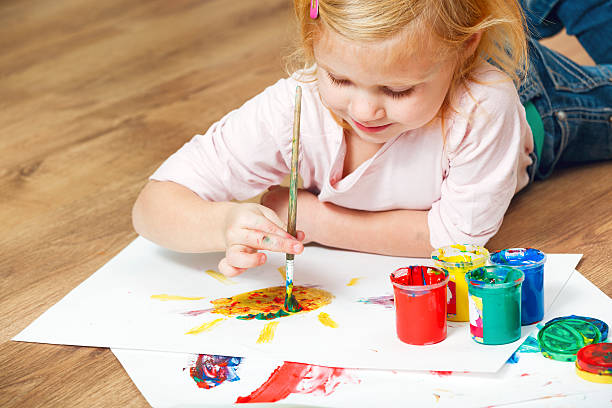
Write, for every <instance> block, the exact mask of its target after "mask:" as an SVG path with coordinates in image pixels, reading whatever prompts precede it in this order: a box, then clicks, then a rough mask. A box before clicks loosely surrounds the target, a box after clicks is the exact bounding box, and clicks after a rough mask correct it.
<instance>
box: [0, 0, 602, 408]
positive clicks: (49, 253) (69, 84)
mask: <svg viewBox="0 0 612 408" xmlns="http://www.w3.org/2000/svg"><path fill="white" fill-rule="evenodd" d="M290 3H291V2H289V1H287V0H257V1H255V0H250V1H227V0H208V1H203V0H200V1H196V0H172V1H168V0H147V1H138V0H105V1H82V0H55V1H48V0H47V1H44V0H19V1H6V0H5V1H0V50H1V52H0V225H2V234H0V255H1V256H0V285H1V286H0V287H1V296H0V367H1V369H0V406H3V407H6V406H19V407H24V406H28V407H30V406H62V407H63V406H88V407H91V406H94V407H95V406H101V407H102V406H103V407H107V406H123V407H126V406H127V407H129V406H146V401H145V400H144V399H143V397H142V396H141V395H140V393H139V392H138V390H137V389H136V387H135V386H134V385H133V383H132V381H131V380H130V379H129V377H128V376H127V374H126V373H125V372H124V370H123V369H122V368H121V366H120V364H119V363H118V362H117V360H116V359H115V358H114V356H113V355H112V354H111V352H110V351H109V350H106V349H95V348H79V347H69V346H53V345H39V344H26V343H16V342H11V341H10V338H11V337H13V336H14V335H15V334H17V333H18V332H19V331H20V330H22V329H23V328H24V327H26V326H27V325H28V324H29V323H31V322H32V321H33V320H34V319H35V318H36V317H38V316H39V315H40V314H41V313H43V312H44V311H45V310H46V309H48V308H49V307H50V306H52V305H53V304H55V303H56V302H57V301H59V300H60V299H61V298H62V297H63V296H65V295H66V294H67V293H68V292H69V291H70V290H71V289H73V288H74V287H75V286H76V285H78V284H79V283H80V282H81V281H83V280H84V279H85V278H87V277H88V276H89V275H91V274H92V273H93V272H95V271H96V270H97V269H98V268H99V267H101V266H102V265H104V264H105V263H106V262H107V261H108V260H110V259H111V258H112V257H113V256H114V255H116V254H117V253H118V252H119V251H120V250H121V249H122V248H123V247H125V246H126V245H127V244H128V243H129V242H130V241H132V240H133V239H134V238H135V237H136V234H135V233H134V231H133V230H132V227H131V221H130V209H131V206H132V203H133V202H134V200H135V198H136V195H137V193H138V191H139V190H140V189H141V187H142V186H143V185H144V183H145V181H146V178H147V176H148V175H149V174H150V173H151V172H152V171H153V170H154V169H155V168H156V167H157V166H158V165H159V164H160V163H161V162H162V161H163V160H164V159H165V158H166V157H167V156H168V155H170V154H171V153H172V152H173V151H175V150H176V149H177V148H178V147H179V146H181V145H182V144H183V143H184V142H185V141H186V140H188V139H189V138H190V137H191V136H192V135H193V134H194V133H196V132H202V131H203V130H205V129H206V128H207V127H208V126H209V125H210V124H211V123H213V122H214V121H215V120H217V119H218V118H219V117H220V116H221V115H223V114H224V113H226V112H228V111H229V110H231V109H233V108H235V107H238V106H239V105H240V104H241V103H242V102H244V101H245V100H246V99H248V98H249V97H251V96H253V95H255V94H256V93H258V92H259V91H261V90H262V89H263V87H264V86H266V85H269V84H272V83H273V82H275V81H276V80H277V79H278V78H279V77H281V76H282V75H283V68H282V64H281V55H282V54H286V53H287V51H288V49H289V47H290V45H291V44H290V41H289V38H291V33H292V22H291V16H292V12H291V10H290V9H289V5H290ZM552 44H554V46H555V47H556V48H559V49H561V50H562V51H563V52H565V53H567V54H569V55H571V56H574V57H577V58H579V60H581V61H583V62H585V61H588V57H587V56H586V55H585V54H584V52H583V51H582V50H581V48H580V46H579V45H577V43H576V42H575V41H574V40H573V39H568V38H567V37H558V38H555V39H553V40H552ZM611 171H612V163H599V164H592V165H588V166H583V167H580V168H575V169H568V170H564V171H560V172H558V173H556V174H555V176H554V177H553V178H552V179H550V180H548V181H546V182H539V183H536V184H535V185H534V186H532V187H530V188H529V189H528V190H527V191H525V192H523V193H521V194H520V195H519V196H517V197H516V198H515V199H514V201H513V203H512V205H511V208H510V211H509V212H508V215H507V217H506V221H505V222H504V225H503V227H502V229H501V231H500V232H499V234H498V235H497V236H496V237H495V238H494V239H493V240H492V241H491V242H490V244H489V245H488V246H489V247H490V248H491V249H500V248H502V247H508V246H531V247H536V248H540V249H542V250H544V251H545V252H571V253H584V254H585V256H584V259H583V261H582V262H581V263H580V265H579V266H578V269H579V270H580V271H581V272H582V273H583V274H584V275H586V276H587V277H588V278H589V279H590V280H591V281H592V282H593V283H595V284H596V285H597V286H598V287H599V288H600V289H602V290H603V291H604V292H606V293H607V294H608V295H611V294H612V273H611V270H612V257H611V255H610V253H611V251H612V247H611V244H610V242H611V241H612V220H611V213H612V208H611V207H612V206H611V204H610V203H612V188H611V187H612V178H611V177H610V174H611Z"/></svg>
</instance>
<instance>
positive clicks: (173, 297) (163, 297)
mask: <svg viewBox="0 0 612 408" xmlns="http://www.w3.org/2000/svg"><path fill="white" fill-rule="evenodd" d="M151 299H157V300H161V301H162V302H165V301H168V300H201V299H204V298H203V297H187V296H178V295H167V294H165V293H163V294H161V295H151Z"/></svg>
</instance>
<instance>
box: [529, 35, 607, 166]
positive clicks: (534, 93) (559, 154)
mask: <svg viewBox="0 0 612 408" xmlns="http://www.w3.org/2000/svg"><path fill="white" fill-rule="evenodd" d="M529 50H530V61H531V67H530V70H529V73H528V76H527V79H526V81H525V83H524V84H523V85H522V86H521V87H520V88H519V94H520V96H521V101H522V102H523V103H525V102H527V101H531V102H533V104H534V105H535V107H536V109H537V110H538V112H539V114H540V117H541V118H542V122H543V125H544V133H545V135H544V143H543V148H542V157H540V158H539V160H538V167H537V172H536V173H535V175H536V177H538V178H546V177H548V176H549V175H550V174H551V173H552V171H553V169H554V168H555V166H556V165H557V164H560V163H564V164H570V163H579V162H587V161H594V160H606V159H610V158H612V65H598V66H580V65H578V64H576V63H574V62H572V61H571V60H569V59H568V58H566V57H564V56H562V55H561V54H559V53H557V52H555V51H553V50H550V49H548V48H546V47H545V46H543V45H541V44H539V43H538V42H537V41H535V40H530V41H529Z"/></svg>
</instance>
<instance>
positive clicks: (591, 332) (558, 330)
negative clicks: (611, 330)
mask: <svg viewBox="0 0 612 408" xmlns="http://www.w3.org/2000/svg"><path fill="white" fill-rule="evenodd" d="M600 341H601V332H600V331H599V328H597V326H596V325H594V324H593V323H591V322H589V321H586V320H581V319H563V320H556V321H550V322H548V323H546V325H544V327H542V328H541V329H540V331H539V332H538V343H540V350H541V351H542V355H543V356H544V357H546V358H550V359H552V360H557V361H576V353H578V350H580V349H581V348H583V347H584V346H588V345H589V344H594V343H599V342H600Z"/></svg>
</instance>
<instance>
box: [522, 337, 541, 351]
mask: <svg viewBox="0 0 612 408" xmlns="http://www.w3.org/2000/svg"><path fill="white" fill-rule="evenodd" d="M517 351H518V352H519V353H539V352H540V343H538V339H536V338H535V337H533V336H529V337H527V338H526V339H525V341H524V342H523V344H521V346H520V347H519V348H518V350H517Z"/></svg>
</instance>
